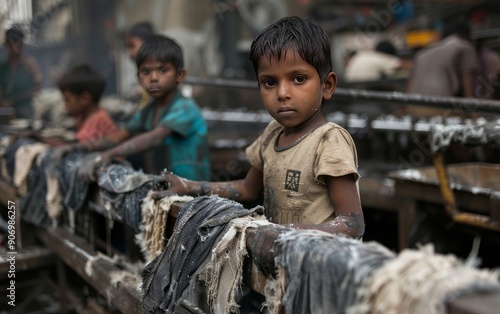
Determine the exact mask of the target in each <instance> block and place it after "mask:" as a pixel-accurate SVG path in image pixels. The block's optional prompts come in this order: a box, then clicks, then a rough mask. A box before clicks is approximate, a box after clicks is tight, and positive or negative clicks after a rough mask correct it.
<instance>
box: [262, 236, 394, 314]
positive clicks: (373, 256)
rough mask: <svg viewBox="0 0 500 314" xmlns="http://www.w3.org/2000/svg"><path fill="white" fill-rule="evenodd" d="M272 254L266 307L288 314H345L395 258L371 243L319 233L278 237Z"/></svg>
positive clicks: (271, 310)
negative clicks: (272, 273)
mask: <svg viewBox="0 0 500 314" xmlns="http://www.w3.org/2000/svg"><path fill="white" fill-rule="evenodd" d="M274 249H275V250H276V251H277V253H278V256H277V257H276V258H275V263H276V266H277V276H276V279H274V280H268V282H267V283H266V288H265V295H266V305H267V306H268V308H269V311H270V312H271V313H278V312H279V310H280V305H281V306H283V307H284V309H285V312H286V313H287V314H293V313H314V314H316V313H329V314H330V313H346V311H347V310H348V309H349V307H351V306H352V305H355V304H357V303H358V301H359V300H360V298H361V297H362V294H363V287H364V286H365V283H366V281H367V280H368V279H369V277H370V276H371V275H372V274H373V272H375V271H376V270H377V269H378V268H380V267H381V266H382V265H384V263H386V262H388V261H389V260H390V259H392V258H393V257H394V253H393V252H391V251H390V250H389V249H387V248H386V247H384V246H383V245H381V244H378V243H376V242H367V243H362V242H361V241H359V240H353V239H348V238H345V237H341V236H335V235H332V234H330V233H326V232H322V231H318V230H293V231H289V232H286V233H283V234H281V235H280V236H279V238H278V240H277V241H276V242H275V245H274Z"/></svg>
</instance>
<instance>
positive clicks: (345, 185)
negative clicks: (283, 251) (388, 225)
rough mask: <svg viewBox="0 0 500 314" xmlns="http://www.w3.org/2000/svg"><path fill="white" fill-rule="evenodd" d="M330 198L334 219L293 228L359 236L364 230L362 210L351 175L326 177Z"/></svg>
mask: <svg viewBox="0 0 500 314" xmlns="http://www.w3.org/2000/svg"><path fill="white" fill-rule="evenodd" d="M326 185H327V187H328V191H329V194H330V200H331V202H332V204H333V208H335V219H334V220H332V221H330V222H328V223H323V224H317V225H314V224H294V225H293V228H295V229H317V230H322V231H326V232H329V233H333V234H344V235H347V236H350V237H352V238H361V237H362V236H363V234H364V232H365V222H364V218H363V210H362V209H361V202H360V199H359V194H358V189H357V188H356V182H355V181H354V179H353V177H352V175H346V176H342V177H326Z"/></svg>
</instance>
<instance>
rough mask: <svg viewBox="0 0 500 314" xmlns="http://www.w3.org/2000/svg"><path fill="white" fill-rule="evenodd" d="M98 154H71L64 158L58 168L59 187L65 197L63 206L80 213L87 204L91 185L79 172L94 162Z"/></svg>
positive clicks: (76, 152)
mask: <svg viewBox="0 0 500 314" xmlns="http://www.w3.org/2000/svg"><path fill="white" fill-rule="evenodd" d="M97 154H98V153H92V154H84V153H82V152H78V151H75V152H71V153H69V154H67V155H66V156H64V158H62V160H61V163H60V164H59V167H57V171H58V173H57V177H58V181H59V187H60V189H61V193H62V194H63V195H64V198H63V204H64V205H65V206H66V207H67V208H68V209H70V210H73V211H75V212H78V211H80V210H82V209H83V208H84V207H85V205H86V204H87V200H88V196H89V185H90V183H89V182H88V181H87V180H83V179H82V178H81V177H80V175H79V174H78V171H79V170H80V168H81V167H82V165H84V164H85V163H86V162H88V161H89V160H93V159H94V158H95V156H97Z"/></svg>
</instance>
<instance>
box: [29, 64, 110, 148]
mask: <svg viewBox="0 0 500 314" xmlns="http://www.w3.org/2000/svg"><path fill="white" fill-rule="evenodd" d="M105 86H106V82H105V80H104V78H103V77H102V76H101V75H100V74H99V73H98V72H97V71H95V70H94V69H93V68H92V67H90V66H89V65H86V64H82V65H77V66H75V67H73V68H71V69H70V70H68V71H66V72H65V73H64V74H63V75H62V76H61V77H60V78H59V80H58V81H57V87H58V88H59V90H60V92H61V93H62V96H63V100H64V106H65V109H66V112H67V114H68V115H69V116H71V117H74V118H75V120H76V123H75V128H76V140H77V141H78V142H80V143H82V142H89V141H98V140H100V139H101V138H102V137H104V136H106V135H109V134H112V133H114V132H116V130H117V129H116V125H115V122H114V121H113V119H112V118H111V117H110V115H109V114H108V112H107V111H106V110H104V109H103V108H101V107H100V106H99V101H100V99H101V96H102V94H103V92H104V88H105ZM25 135H28V136H31V137H34V138H36V139H38V140H39V141H41V142H44V143H46V144H49V145H51V146H60V145H64V144H68V143H67V142H64V141H62V140H54V139H50V138H44V137H42V136H41V135H40V134H39V133H38V132H35V133H30V132H28V133H26V134H25ZM62 151H64V149H63V150H59V153H60V152H62Z"/></svg>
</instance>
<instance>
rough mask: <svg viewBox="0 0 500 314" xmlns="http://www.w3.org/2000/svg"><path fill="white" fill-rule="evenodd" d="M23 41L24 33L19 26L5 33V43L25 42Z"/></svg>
mask: <svg viewBox="0 0 500 314" xmlns="http://www.w3.org/2000/svg"><path fill="white" fill-rule="evenodd" d="M23 39H24V32H23V30H22V29H21V28H20V27H18V26H12V27H10V28H9V29H8V30H6V31H5V41H7V40H13V41H23Z"/></svg>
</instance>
